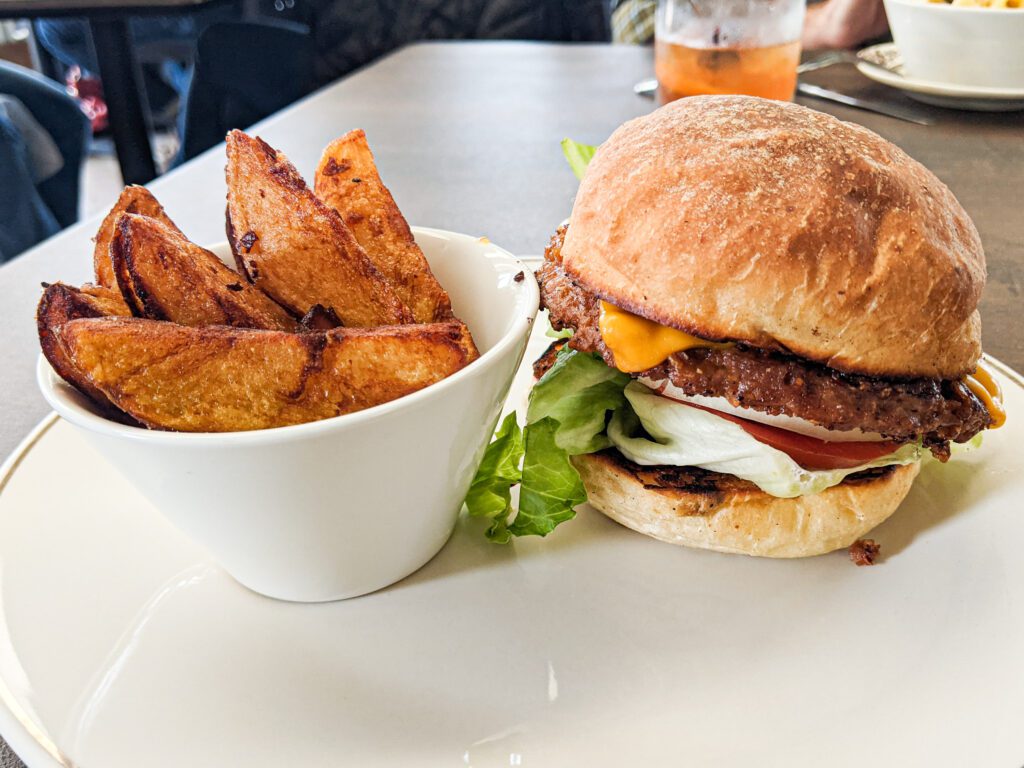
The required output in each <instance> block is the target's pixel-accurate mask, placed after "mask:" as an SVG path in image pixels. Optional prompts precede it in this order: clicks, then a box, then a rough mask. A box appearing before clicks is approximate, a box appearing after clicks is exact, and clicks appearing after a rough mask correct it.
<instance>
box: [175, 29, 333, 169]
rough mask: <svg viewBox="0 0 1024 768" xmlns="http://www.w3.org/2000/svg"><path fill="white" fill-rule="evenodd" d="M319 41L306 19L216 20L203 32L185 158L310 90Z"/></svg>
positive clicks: (190, 102)
mask: <svg viewBox="0 0 1024 768" xmlns="http://www.w3.org/2000/svg"><path fill="white" fill-rule="evenodd" d="M313 87H314V81H313V44H312V39H311V38H310V36H309V33H308V31H307V30H306V29H305V28H304V27H302V26H300V25H287V26H286V25H283V24H277V25H274V26H268V25H263V24H251V23H244V22H239V23H220V24H212V25H210V26H209V27H207V28H206V30H205V31H204V32H203V33H202V34H201V35H200V36H199V46H198V55H197V57H196V70H195V74H194V75H193V77H192V86H191V88H190V90H189V94H188V105H187V107H186V113H185V136H184V151H183V156H184V159H186V160H188V159H191V158H193V157H195V156H196V155H198V154H199V153H201V152H203V151H205V150H207V149H209V148H210V147H213V146H215V145H217V144H219V143H220V142H222V141H223V140H224V135H225V134H226V133H227V132H228V131H230V130H231V129H232V128H247V127H248V126H250V125H252V124H253V123H255V122H257V121H259V120H261V119H263V118H264V117H266V116H267V115H270V114H272V113H274V112H276V111H277V110H279V109H282V108H283V107H286V106H288V105H289V104H291V103H292V102H294V101H297V100H298V99H300V98H302V97H303V96H305V95H306V94H307V93H309V91H311V90H312V89H313Z"/></svg>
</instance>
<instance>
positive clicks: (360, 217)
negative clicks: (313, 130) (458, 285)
mask: <svg viewBox="0 0 1024 768" xmlns="http://www.w3.org/2000/svg"><path fill="white" fill-rule="evenodd" d="M315 188H316V195H317V197H319V198H320V199H321V200H323V201H324V202H325V203H327V205H329V206H330V207H331V208H333V209H335V210H336V211H337V212H338V213H340V214H341V217H342V219H344V221H345V223H346V224H347V225H348V226H349V228H350V229H351V230H352V234H353V235H355V238H356V240H357V241H358V242H359V244H360V245H361V246H362V247H363V249H364V250H365V251H366V254H367V255H368V256H369V257H370V260H371V261H372V262H373V263H374V264H375V265H376V266H377V269H379V270H380V271H381V274H383V275H384V277H385V278H387V279H388V280H389V281H390V282H391V284H392V285H393V286H394V288H395V291H396V292H397V293H398V296H399V297H400V298H401V299H402V301H404V302H405V303H406V305H408V306H409V308H410V309H411V310H412V314H413V317H414V318H415V320H416V322H418V323H433V322H442V321H444V320H450V319H451V318H452V304H451V300H450V299H449V298H448V294H447V292H446V291H445V290H444V288H442V287H441V284H440V283H439V282H438V281H437V279H436V278H435V277H434V274H433V273H432V272H431V271H430V265H429V264H428V263H427V260H426V258H425V257H424V256H423V251H421V250H420V247H419V246H418V245H416V241H415V240H414V239H413V236H412V231H411V230H410V229H409V223H408V222H407V221H406V220H405V217H404V216H403V215H402V212H401V211H400V210H399V209H398V206H397V205H396V204H395V199H394V197H392V196H391V192H390V191H389V190H388V188H387V187H386V186H384V182H382V181H381V178H380V174H379V173H378V172H377V165H376V163H375V162H374V160H373V153H372V152H371V151H370V147H369V145H368V144H367V143H366V134H365V133H364V132H363V131H362V130H361V129H359V130H355V131H350V132H349V133H347V134H345V135H344V136H342V137H341V138H340V139H335V140H334V141H332V142H331V143H330V144H328V145H327V148H326V149H325V150H324V154H323V156H322V157H321V158H320V165H319V166H318V167H317V169H316V187H315Z"/></svg>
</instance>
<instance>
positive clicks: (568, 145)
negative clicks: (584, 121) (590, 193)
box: [562, 139, 597, 181]
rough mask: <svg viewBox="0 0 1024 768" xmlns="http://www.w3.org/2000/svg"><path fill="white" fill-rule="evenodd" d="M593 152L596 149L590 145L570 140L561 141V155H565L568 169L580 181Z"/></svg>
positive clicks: (592, 156)
mask: <svg viewBox="0 0 1024 768" xmlns="http://www.w3.org/2000/svg"><path fill="white" fill-rule="evenodd" d="M595 152H597V147H595V146H593V145H592V144H580V143H579V142H578V141H573V140H572V139H562V154H563V155H565V159H566V160H568V161H569V167H570V168H572V172H573V173H575V174H576V178H577V179H579V180H580V181H582V180H583V174H584V173H585V172H586V170H587V166H588V165H590V161H591V160H593V159H594V153H595Z"/></svg>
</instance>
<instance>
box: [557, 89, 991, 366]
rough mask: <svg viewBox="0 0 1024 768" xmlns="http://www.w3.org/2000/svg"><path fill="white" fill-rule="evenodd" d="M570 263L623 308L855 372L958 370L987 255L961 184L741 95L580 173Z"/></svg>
mask: <svg viewBox="0 0 1024 768" xmlns="http://www.w3.org/2000/svg"><path fill="white" fill-rule="evenodd" d="M562 258H563V259H564V265H565V268H566V270H567V271H568V272H569V273H570V274H571V275H572V276H573V277H575V278H576V279H577V280H578V281H579V282H580V283H581V284H582V285H583V286H584V287H585V288H587V289H589V290H590V291H592V292H593V293H595V294H597V295H598V296H600V297H601V298H603V299H606V300H608V301H609V302H611V303H613V304H616V305H618V306H620V307H622V308H623V309H626V310H629V311H631V312H635V313H637V314H639V315H642V316H644V317H647V318H648V319H651V320H654V321H657V322H659V323H662V324H665V325H671V326H674V327H677V328H680V329H682V330H684V331H687V332H689V333H692V334H695V335H697V336H701V337H703V338H707V339H712V340H730V341H743V342H746V343H749V344H751V345H752V346H756V347H761V348H765V349H781V350H785V351H789V352H792V353H793V354H796V355H799V356H801V357H804V358H807V359H810V360H814V361H817V362H820V363H824V364H826V365H828V366H830V367H833V368H836V369H838V370H841V371H846V372H850V373H859V374H867V375H873V376H886V377H898V378H903V377H929V378H943V379H956V378H960V377H961V376H962V375H964V374H965V373H968V372H971V371H973V370H974V368H975V364H976V363H977V361H978V358H979V357H980V356H981V322H980V320H979V317H978V313H977V309H976V308H977V305H978V300H979V298H980V296H981V290H982V287H983V286H984V283H985V256H984V252H983V251H982V247H981V242H980V240H979V239H978V233H977V231H976V230H975V228H974V225H973V224H972V223H971V220H970V219H969V218H968V216H967V214H966V213H965V212H964V210H963V208H962V207H961V206H960V204H959V203H958V202H957V200H956V198H955V197H953V194H952V193H951V192H950V191H949V189H947V188H946V186H945V185H944V184H943V183H942V182H941V181H939V180H938V179H937V178H936V177H935V176H934V174H932V173H931V172H930V171H929V170H927V169H926V168H925V167H924V166H922V165H921V164H920V163H918V162H916V161H915V160H913V159H911V158H910V157H909V156H907V155H906V154H905V153H904V152H903V151H902V150H900V149H899V148H897V147H895V146H894V145H892V144H890V143H889V142H887V141H886V140H885V139H883V138H881V137H880V136H878V135H876V134H874V133H872V132H871V131H868V130H867V129H865V128H861V127H860V126H856V125H852V124H850V123H844V122H841V121H839V120H837V119H835V118H834V117H831V116H829V115H825V114H822V113H820V112H815V111H813V110H810V109H806V108H805V107H801V106H798V105H796V104H790V103H785V102H779V101H768V100H765V99H757V98H752V97H746V96H698V97H691V98H686V99H681V100H679V101H675V102H673V103H671V104H669V105H667V106H664V107H662V108H661V109H658V110H656V111H655V112H653V113H651V114H649V115H647V116H645V117H641V118H637V119H636V120H633V121H631V122H628V123H626V124H625V125H623V126H622V127H621V128H619V129H618V130H617V131H615V133H613V134H612V136H611V137H610V138H609V139H608V140H607V141H606V142H605V143H604V144H602V145H601V147H600V149H599V150H598V152H597V154H596V156H595V157H594V159H593V161H592V162H591V164H590V166H589V167H588V169H587V172H586V174H585V176H584V179H583V182H582V183H581V184H580V188H579V192H578V193H577V195H576V202H575V205H574V207H573V211H572V217H571V218H570V221H569V228H568V231H567V233H566V236H565V244H564V246H563V248H562Z"/></svg>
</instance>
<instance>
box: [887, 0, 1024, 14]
mask: <svg viewBox="0 0 1024 768" xmlns="http://www.w3.org/2000/svg"><path fill="white" fill-rule="evenodd" d="M884 2H885V3H886V4H889V3H892V4H894V5H903V6H907V7H912V8H941V9H943V10H941V11H939V13H960V14H968V15H976V14H984V15H985V16H1008V15H1009V16H1021V17H1022V18H1024V8H985V7H983V6H974V5H966V6H965V5H953V4H951V3H946V2H940V3H932V2H929V0H884Z"/></svg>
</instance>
